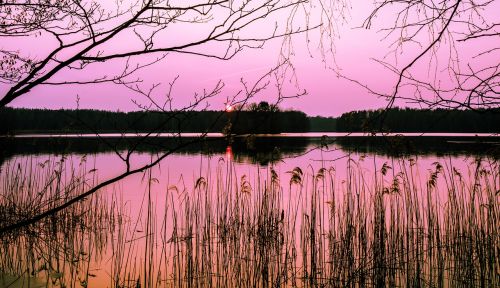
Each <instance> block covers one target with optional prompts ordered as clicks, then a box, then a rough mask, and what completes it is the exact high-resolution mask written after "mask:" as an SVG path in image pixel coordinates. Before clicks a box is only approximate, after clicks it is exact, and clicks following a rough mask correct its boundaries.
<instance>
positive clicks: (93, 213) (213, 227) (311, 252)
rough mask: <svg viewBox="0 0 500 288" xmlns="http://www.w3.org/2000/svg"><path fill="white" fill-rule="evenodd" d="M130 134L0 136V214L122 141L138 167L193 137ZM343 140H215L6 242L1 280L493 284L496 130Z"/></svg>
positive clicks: (80, 175) (46, 203) (96, 174)
mask: <svg viewBox="0 0 500 288" xmlns="http://www.w3.org/2000/svg"><path fill="white" fill-rule="evenodd" d="M141 136H143V135H135V134H134V135H114V134H113V135H106V137H105V138H106V140H102V139H101V140H98V139H95V138H94V137H91V135H65V136H64V137H62V136H61V137H52V135H36V137H33V135H23V136H18V137H15V138H4V139H3V140H1V141H0V143H1V145H2V148H3V149H2V150H3V153H2V154H0V167H1V175H0V185H1V186H0V187H2V191H1V193H3V194H2V198H0V204H1V205H2V206H3V208H2V209H3V210H4V212H3V213H2V217H3V219H2V220H3V221H4V222H7V221H15V219H24V218H26V217H29V216H30V215H34V214H36V213H39V212H40V211H46V210H47V209H50V208H51V207H55V206H57V205H60V204H61V203H64V201H66V200H68V199H70V198H72V197H74V196H76V195H78V194H79V193H82V192H84V191H86V190H88V189H89V188H90V187H93V186H94V185H95V184H97V183H100V182H102V181H105V180H107V179H110V178H113V177H116V176H118V175H120V174H121V173H123V172H124V171H125V169H126V163H125V162H124V161H123V159H124V158H126V157H127V155H128V153H127V151H130V150H129V149H131V148H132V147H133V148H134V151H133V153H131V154H130V165H131V168H132V169H134V168H137V167H141V166H142V165H146V164H148V163H150V162H151V161H154V160H155V159H156V158H157V157H158V156H159V155H162V154H163V153H165V152H166V151H170V149H172V147H178V146H179V144H181V145H184V144H186V142H187V141H190V139H195V137H197V136H199V135H196V134H192V135H191V134H189V135H183V136H187V137H188V138H182V139H181V138H177V137H158V138H155V139H152V140H148V141H143V142H141V143H140V145H137V142H136V141H138V140H137V139H140V137H141ZM162 136H166V135H162ZM304 136H310V137H304ZM339 136H345V135H339V134H338V133H336V134H331V135H326V137H323V134H321V133H319V134H308V135H302V134H286V135H279V136H278V137H270V136H269V135H267V136H265V137H237V138H235V139H232V140H231V141H227V140H226V139H224V138H221V137H219V135H216V134H210V135H209V139H208V140H206V141H203V142H201V143H200V142H196V143H195V144H191V145H186V146H185V147H183V148H182V149H178V150H175V152H174V153H172V154H171V155H169V156H168V157H166V158H165V159H164V160H163V161H162V162H161V163H160V164H159V165H157V166H155V167H154V168H153V169H150V170H146V171H145V172H143V173H137V174H135V175H131V176H128V177H126V178H125V179H123V180H121V181H119V182H117V183H115V184H112V185H109V186H107V187H105V188H103V189H101V190H100V191H98V192H97V193H95V194H93V195H92V196H89V197H87V198H86V200H85V201H81V202H79V203H77V204H75V205H73V206H71V207H70V208H67V209H66V210H64V212H60V213H58V214H56V215H54V216H51V217H49V218H47V219H44V220H43V221H41V222H39V223H38V224H35V225H31V226H29V227H28V228H23V229H20V230H19V231H14V232H9V233H5V234H4V235H1V238H2V239H1V241H2V242H0V243H1V245H2V246H1V248H0V250H1V251H0V252H1V253H0V255H1V256H0V273H1V275H2V276H0V287H1V286H4V287H7V285H11V284H12V285H13V286H10V287H45V286H49V287H87V286H88V287H171V286H173V287H182V286H186V287H193V286H200V287H277V286H280V287H281V286H283V287H288V286H290V287H297V286H298V287H309V286H310V287H319V286H321V287H324V286H329V287H339V286H363V285H365V286H378V287H381V286H387V287H393V286H402V287H407V286H413V287H428V286H441V287H455V286H463V287H470V285H473V286H476V285H479V286H481V285H483V284H484V287H493V286H495V285H497V284H499V283H500V268H499V267H500V266H499V263H500V237H499V234H498V232H499V231H498V229H499V227H500V225H499V224H500V207H499V206H500V205H499V199H500V194H499V193H498V192H497V191H500V177H499V173H500V170H499V166H498V163H497V159H498V155H499V148H500V146H499V139H500V138H498V137H496V136H494V135H470V134H453V135H445V136H446V137H443V135H439V136H438V135H434V134H432V135H429V134H428V135H426V136H427V137H413V136H416V135H407V137H361V136H362V135H350V136H351V137H339ZM13 219H14V220H13ZM37 285H38V286H37Z"/></svg>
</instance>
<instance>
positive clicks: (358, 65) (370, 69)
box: [0, 1, 498, 116]
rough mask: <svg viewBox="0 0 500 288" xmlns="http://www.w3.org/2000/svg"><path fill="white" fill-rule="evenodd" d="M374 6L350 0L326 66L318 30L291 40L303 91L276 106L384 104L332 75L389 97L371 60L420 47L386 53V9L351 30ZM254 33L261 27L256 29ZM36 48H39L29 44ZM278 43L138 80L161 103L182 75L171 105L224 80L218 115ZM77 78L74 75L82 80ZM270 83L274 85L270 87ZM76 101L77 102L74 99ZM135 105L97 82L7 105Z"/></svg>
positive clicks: (291, 86)
mask: <svg viewBox="0 0 500 288" xmlns="http://www.w3.org/2000/svg"><path fill="white" fill-rule="evenodd" d="M354 2H355V3H354ZM371 8H372V6H371V5H366V3H364V4H363V3H361V4H360V3H359V1H353V3H352V8H351V9H350V11H349V15H348V20H347V22H346V23H343V24H340V25H339V30H338V31H337V33H338V35H339V38H337V39H335V47H336V50H335V53H334V57H331V55H329V56H327V57H326V59H325V61H322V60H323V59H322V57H321V56H320V53H319V50H318V48H317V47H318V43H317V41H316V42H315V39H314V36H315V32H312V33H311V36H312V38H313V40H312V41H311V43H310V45H309V47H307V46H306V45H305V44H304V43H305V42H306V41H305V36H304V35H300V36H297V37H296V38H295V45H294V49H295V50H294V52H295V55H294V56H293V57H292V63H293V65H294V67H295V68H296V76H297V79H296V80H297V82H295V81H292V82H290V83H288V84H287V85H286V87H285V88H286V89H285V92H288V93H289V95H293V94H294V93H295V92H297V91H301V89H305V90H306V91H307V93H308V94H307V95H305V96H302V97H300V98H297V99H287V100H286V101H284V102H282V103H281V104H280V106H281V107H282V108H285V109H289V108H290V109H295V110H301V111H304V112H306V113H307V114H308V115H322V116H339V115H340V114H342V113H343V112H347V111H351V110H361V109H376V108H382V107H384V106H385V105H386V101H385V100H384V99H380V98H378V97H376V96H375V95H372V94H370V93H369V92H368V91H367V90H366V89H364V88H362V87H360V86H359V85H357V84H354V83H353V82H350V81H348V80H345V79H341V78H339V77H337V73H338V72H340V73H342V74H343V75H345V76H347V77H349V78H352V79H356V80H359V81H361V82H363V83H364V84H367V85H368V86H369V87H370V88H372V89H376V90H377V91H382V92H385V93H389V92H390V91H391V88H392V87H393V86H394V84H395V82H396V79H397V78H396V75H394V74H393V73H391V72H389V71H388V70H387V69H386V68H384V67H382V66H381V65H380V64H378V63H376V62H375V61H373V58H376V59H382V58H383V57H384V56H387V57H388V58H386V60H388V61H389V62H391V63H394V64H396V63H397V65H398V67H401V66H404V65H405V64H406V63H407V62H408V61H409V59H410V57H411V56H415V55H416V54H417V53H418V51H421V49H422V48H421V47H419V46H418V45H415V46H410V47H409V48H408V49H406V50H405V51H404V53H403V54H398V57H399V59H398V62H396V61H395V58H394V55H393V54H388V51H389V46H390V44H391V43H392V42H391V41H394V40H395V38H394V37H392V38H388V39H385V40H383V38H384V35H385V34H384V33H381V32H379V31H378V30H379V29H380V28H383V27H386V26H387V25H388V24H389V23H390V21H393V19H394V16H393V15H391V14H390V11H389V12H387V13H386V14H387V18H386V19H377V21H378V23H377V22H376V23H374V25H373V26H374V27H373V28H372V29H370V30H367V29H363V28H356V27H359V26H361V25H362V23H363V20H364V19H365V18H366V17H367V16H368V15H369V13H370V11H371ZM254 29H258V27H255V28H254ZM191 33H195V32H192V31H175V32H172V33H171V34H170V35H171V36H172V37H175V39H179V41H182V39H183V38H184V37H186V38H189V35H191ZM9 41H11V42H4V44H0V45H4V46H2V48H5V47H8V48H10V49H14V48H12V47H21V48H18V49H21V50H27V51H32V52H27V53H28V54H29V53H37V52H36V51H38V52H39V51H43V50H44V49H47V51H48V49H49V47H50V45H51V44H50V43H44V42H40V41H42V39H25V40H18V39H17V40H9ZM36 41H38V42H36ZM118 41H119V42H117V43H119V44H118V45H122V46H123V47H126V46H127V45H130V43H128V42H127V41H128V39H127V37H123V38H121V39H118ZM34 43H36V45H33V44H34ZM280 44H281V40H273V41H269V42H268V43H266V45H265V46H264V48H263V49H258V50H250V49H248V50H245V51H243V52H242V53H240V54H238V55H237V56H236V57H235V58H233V59H232V60H230V61H220V60H214V59H208V58H203V57H199V56H193V55H179V54H171V55H168V56H167V58H166V59H164V60H162V62H161V63H157V64H156V65H155V66H153V67H149V68H147V69H145V70H143V71H141V73H140V74H138V77H140V78H141V79H143V80H144V82H143V84H141V85H143V86H141V87H142V88H144V89H146V88H147V87H150V86H151V85H152V84H153V83H160V84H161V86H160V87H158V89H157V92H155V94H154V95H155V99H161V97H163V96H162V95H164V93H165V91H167V90H168V83H170V82H171V81H173V79H174V78H175V77H176V76H179V78H178V80H177V81H176V84H175V86H174V88H173V91H172V96H173V97H174V102H173V107H174V108H178V107H182V106H184V105H186V104H188V103H189V102H190V101H192V99H193V98H192V97H193V95H194V94H195V93H201V92H202V91H203V89H207V90H209V89H211V88H213V87H214V86H215V84H216V83H217V82H218V81H219V80H222V81H223V82H224V83H225V88H224V90H223V92H222V93H221V94H220V95H219V96H218V97H216V98H214V99H211V100H210V101H209V103H208V105H209V107H208V109H211V110H222V109H224V107H225V104H226V101H227V99H228V98H230V97H231V95H234V94H235V93H236V91H239V90H241V89H242V87H243V86H242V84H241V83H240V79H244V80H245V81H246V82H247V83H248V84H252V83H253V82H254V81H255V79H257V78H258V77H260V76H261V75H262V74H264V73H266V72H267V71H268V70H269V69H271V68H272V67H274V65H275V64H276V62H277V55H278V52H279V48H280ZM9 45H10V46H9ZM474 45H476V44H474V43H472V44H471V43H466V44H459V46H458V47H457V48H458V50H459V51H458V53H460V54H459V55H460V57H463V58H461V59H464V60H465V59H470V57H472V55H475V54H476V53H477V49H476V48H475V46H474ZM30 49H31V50H30ZM40 53H41V52H40ZM311 56H312V57H311ZM497 56H498V53H496V54H495V53H492V54H491V55H489V56H487V57H486V58H485V59H482V60H480V59H479V60H474V61H476V62H477V61H492V60H495V61H498V57H497ZM444 57H447V56H444ZM444 59H446V58H444ZM423 60H424V61H421V63H417V66H416V71H417V74H418V73H421V74H422V75H424V78H425V73H430V72H429V71H427V70H428V63H427V62H426V61H425V60H426V59H423ZM120 67H123V61H121V62H119V61H110V62H106V63H105V65H104V66H102V65H101V66H99V68H94V69H93V70H92V69H88V71H87V70H86V71H85V75H92V74H93V73H95V75H101V74H102V72H103V71H106V73H110V72H111V71H119V69H120ZM419 69H420V70H419ZM73 73H81V72H74V71H67V70H66V71H62V72H61V73H60V75H57V76H56V78H57V77H60V78H58V79H72V77H73V75H77V74H73ZM445 74H446V73H445ZM80 75H81V74H79V76H76V77H80ZM440 81H443V83H446V82H447V81H450V79H449V78H447V76H446V75H445V76H444V78H442V79H440ZM296 84H298V85H299V88H297V87H296V86H295V85H296ZM271 85H273V84H272V83H271ZM7 88H8V87H7V86H6V85H1V86H0V92H2V93H3V92H5V91H6V89H7ZM408 93H411V91H410V90H408ZM77 99H79V100H78V101H77ZM262 100H266V101H268V102H274V101H275V100H276V96H275V91H274V90H273V89H272V88H271V89H268V90H266V91H264V92H261V93H260V94H259V95H258V96H257V97H255V98H254V99H252V100H251V101H252V102H257V101H262ZM77 102H78V104H77ZM134 102H136V103H140V104H143V105H147V102H148V100H147V99H145V97H143V96H140V95H137V94H134V93H132V92H131V91H129V90H127V89H124V88H123V87H117V86H116V85H110V84H102V85H87V86H58V87H56V86H44V87H37V88H36V89H34V90H33V91H32V92H31V93H29V94H28V95H24V96H23V97H20V98H19V99H16V100H15V101H14V102H12V103H11V104H10V106H12V107H36V108H49V109H58V108H76V107H77V106H78V107H80V108H91V109H105V110H113V111H116V110H121V111H130V110H137V109H138V107H137V104H135V103H134ZM396 105H399V106H407V105H410V106H412V104H408V103H405V102H398V103H396ZM413 106H415V105H413Z"/></svg>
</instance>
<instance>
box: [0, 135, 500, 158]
mask: <svg viewBox="0 0 500 288" xmlns="http://www.w3.org/2000/svg"><path fill="white" fill-rule="evenodd" d="M188 140H189V139H187V138H186V139H178V138H161V137H157V138H149V139H147V141H141V142H140V143H139V145H138V146H137V151H139V152H146V153H147V152H151V153H155V152H162V151H168V150H169V149H172V148H174V147H177V146H179V144H181V143H183V141H188ZM137 142H138V140H137V139H135V138H107V139H105V142H104V141H103V140H100V139H97V138H11V137H9V138H0V164H1V163H3V162H4V160H5V159H8V158H10V157H13V156H15V155H30V154H88V153H103V152H112V151H115V150H118V151H124V150H126V149H128V148H130V146H132V145H135V144H137ZM499 142H500V139H499V138H496V137H493V138H492V137H489V138H480V137H460V138H450V137H448V138H443V137H337V138H330V139H328V138H323V139H317V138H298V137H297V138H292V137H290V138H284V137H255V136H253V135H251V136H241V137H234V138H233V139H232V140H231V143H228V141H227V140H226V139H223V138H205V139H203V140H202V141H200V142H199V143H194V144H191V145H188V146H186V147H184V148H182V149H180V150H179V151H178V152H177V153H180V154H190V155H192V154H206V155H212V154H213V155H222V154H224V153H226V149H227V147H228V145H230V146H231V154H232V158H233V160H234V161H236V162H245V163H258V164H260V165H267V164H269V163H273V162H276V161H280V160H282V159H283V158H286V157H289V156H293V155H298V154H302V153H304V152H306V151H308V150H310V149H314V148H317V147H321V146H324V144H327V145H328V147H329V148H333V147H335V148H339V149H341V150H343V151H346V152H347V151H349V152H357V153H367V154H378V155H387V156H401V155H407V154H419V155H433V154H434V155H441V154H452V155H489V156H492V157H497V156H496V155H500V144H499Z"/></svg>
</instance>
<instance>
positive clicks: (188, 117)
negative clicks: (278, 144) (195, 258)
mask: <svg viewBox="0 0 500 288" xmlns="http://www.w3.org/2000/svg"><path fill="white" fill-rule="evenodd" d="M0 123H1V126H0V127H1V128H0V132H1V133H4V134H5V133H9V132H12V133H15V132H37V131H46V132H95V131H99V132H148V131H155V132H156V131H158V132H223V131H226V132H231V133H237V134H241V133H279V132H307V131H310V127H309V121H308V119H307V116H306V114H304V113H303V112H298V111H240V112H236V111H233V112H222V111H188V112H162V113H159V112H128V113H125V112H109V111H99V110H44V109H13V108H3V109H1V110H0ZM229 123H230V124H229ZM229 129H230V130H229Z"/></svg>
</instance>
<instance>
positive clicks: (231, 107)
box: [226, 104, 234, 112]
mask: <svg viewBox="0 0 500 288" xmlns="http://www.w3.org/2000/svg"><path fill="white" fill-rule="evenodd" d="M233 109H234V108H233V106H231V105H229V104H226V112H231V111H233Z"/></svg>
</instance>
